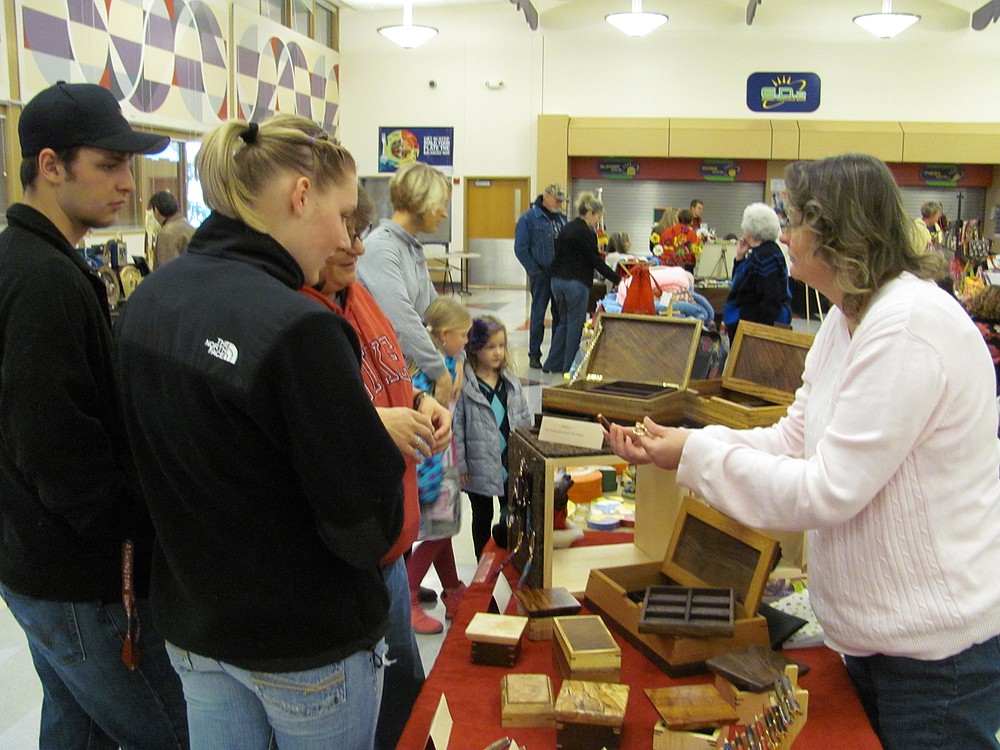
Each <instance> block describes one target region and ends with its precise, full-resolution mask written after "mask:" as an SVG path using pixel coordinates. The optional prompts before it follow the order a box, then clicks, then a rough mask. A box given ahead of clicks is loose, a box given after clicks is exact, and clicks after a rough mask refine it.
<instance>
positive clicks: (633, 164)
mask: <svg viewBox="0 0 1000 750" xmlns="http://www.w3.org/2000/svg"><path fill="white" fill-rule="evenodd" d="M597 171H598V172H599V173H600V175H601V177H603V178H604V179H606V180H634V179H635V176H636V175H637V174H639V162H637V161H636V160H635V159H623V158H608V159H601V160H600V161H599V162H598V163H597Z"/></svg>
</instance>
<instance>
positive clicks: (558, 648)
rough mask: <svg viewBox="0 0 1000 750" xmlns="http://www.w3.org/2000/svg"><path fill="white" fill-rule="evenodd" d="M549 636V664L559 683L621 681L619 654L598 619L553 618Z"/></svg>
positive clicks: (585, 616) (603, 625) (593, 617)
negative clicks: (556, 674)
mask: <svg viewBox="0 0 1000 750" xmlns="http://www.w3.org/2000/svg"><path fill="white" fill-rule="evenodd" d="M552 634H553V643H552V662H553V664H554V665H555V668H556V669H557V670H558V672H559V675H560V676H561V677H562V678H563V679H567V678H569V679H574V680H591V681H593V682H618V681H620V680H621V673H622V650H621V648H620V647H619V646H618V644H617V643H616V642H615V639H614V636H612V635H611V631H610V630H608V627H607V625H605V624H604V621H603V620H602V619H601V618H600V617H598V616H597V615H576V616H572V617H556V618H554V619H553V623H552Z"/></svg>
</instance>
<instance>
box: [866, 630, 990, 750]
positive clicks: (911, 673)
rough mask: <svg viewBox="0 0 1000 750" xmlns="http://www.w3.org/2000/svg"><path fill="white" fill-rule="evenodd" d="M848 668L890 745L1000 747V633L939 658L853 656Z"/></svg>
mask: <svg viewBox="0 0 1000 750" xmlns="http://www.w3.org/2000/svg"><path fill="white" fill-rule="evenodd" d="M847 671H848V673H849V674H850V675H851V679H852V680H853V681H854V686H855V687H856V688H857V691H858V695H859V696H860V698H861V704H862V705H863V706H864V709H865V713H866V714H868V719H869V721H871V724H872V727H873V728H874V729H875V733H876V734H878V736H879V739H880V740H881V741H882V745H883V747H885V749H886V750H912V749H913V748H918V747H920V748H932V747H933V748H935V749H936V750H938V749H940V750H949V749H951V748H954V750H959V749H961V750H979V749H980V748H982V750H986V748H992V750H996V748H997V747H998V746H1000V742H998V739H997V738H998V737H1000V734H998V733H1000V636H994V637H993V638H990V639H989V640H988V641H985V642H983V643H980V644H978V645H975V646H972V647H970V648H967V649H966V650H965V651H963V652H961V653H960V654H956V655H955V656H951V657H948V658H947V659H941V660H939V661H921V660H918V659H908V658H905V657H901V656H883V655H881V654H876V655H874V656H866V657H857V656H848V657H847Z"/></svg>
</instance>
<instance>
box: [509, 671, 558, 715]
mask: <svg viewBox="0 0 1000 750" xmlns="http://www.w3.org/2000/svg"><path fill="white" fill-rule="evenodd" d="M554 711H555V701H554V699H553V696H552V681H551V680H550V679H549V676H548V675H547V674H506V675H504V676H503V677H501V678H500V723H501V725H502V726H504V727H554V726H555V725H556V719H555V713H554Z"/></svg>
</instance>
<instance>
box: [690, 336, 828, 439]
mask: <svg viewBox="0 0 1000 750" xmlns="http://www.w3.org/2000/svg"><path fill="white" fill-rule="evenodd" d="M812 342H813V337H812V336H810V335H809V334H806V333H798V332H796V331H789V330H787V329H784V328H775V327H773V326H765V325H761V324H760V323H750V322H742V323H740V326H739V328H738V329H737V330H736V339H735V340H734V341H733V349H732V351H731V352H730V353H729V357H728V358H727V359H726V366H725V368H724V369H723V371H722V378H721V379H716V380H692V381H691V382H690V383H688V390H687V392H686V393H685V398H686V404H685V407H684V416H685V418H686V419H688V420H689V421H691V422H695V423H697V424H702V425H708V424H721V425H726V426H727V427H734V428H737V429H748V428H750V427H766V426H768V425H772V424H774V423H775V422H777V421H778V420H779V419H781V418H782V417H783V416H785V413H786V412H787V411H788V407H789V406H790V405H791V403H792V401H794V400H795V391H796V390H797V389H798V388H799V386H801V385H802V369H803V368H804V367H805V361H806V354H807V353H808V352H809V347H810V346H812Z"/></svg>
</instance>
